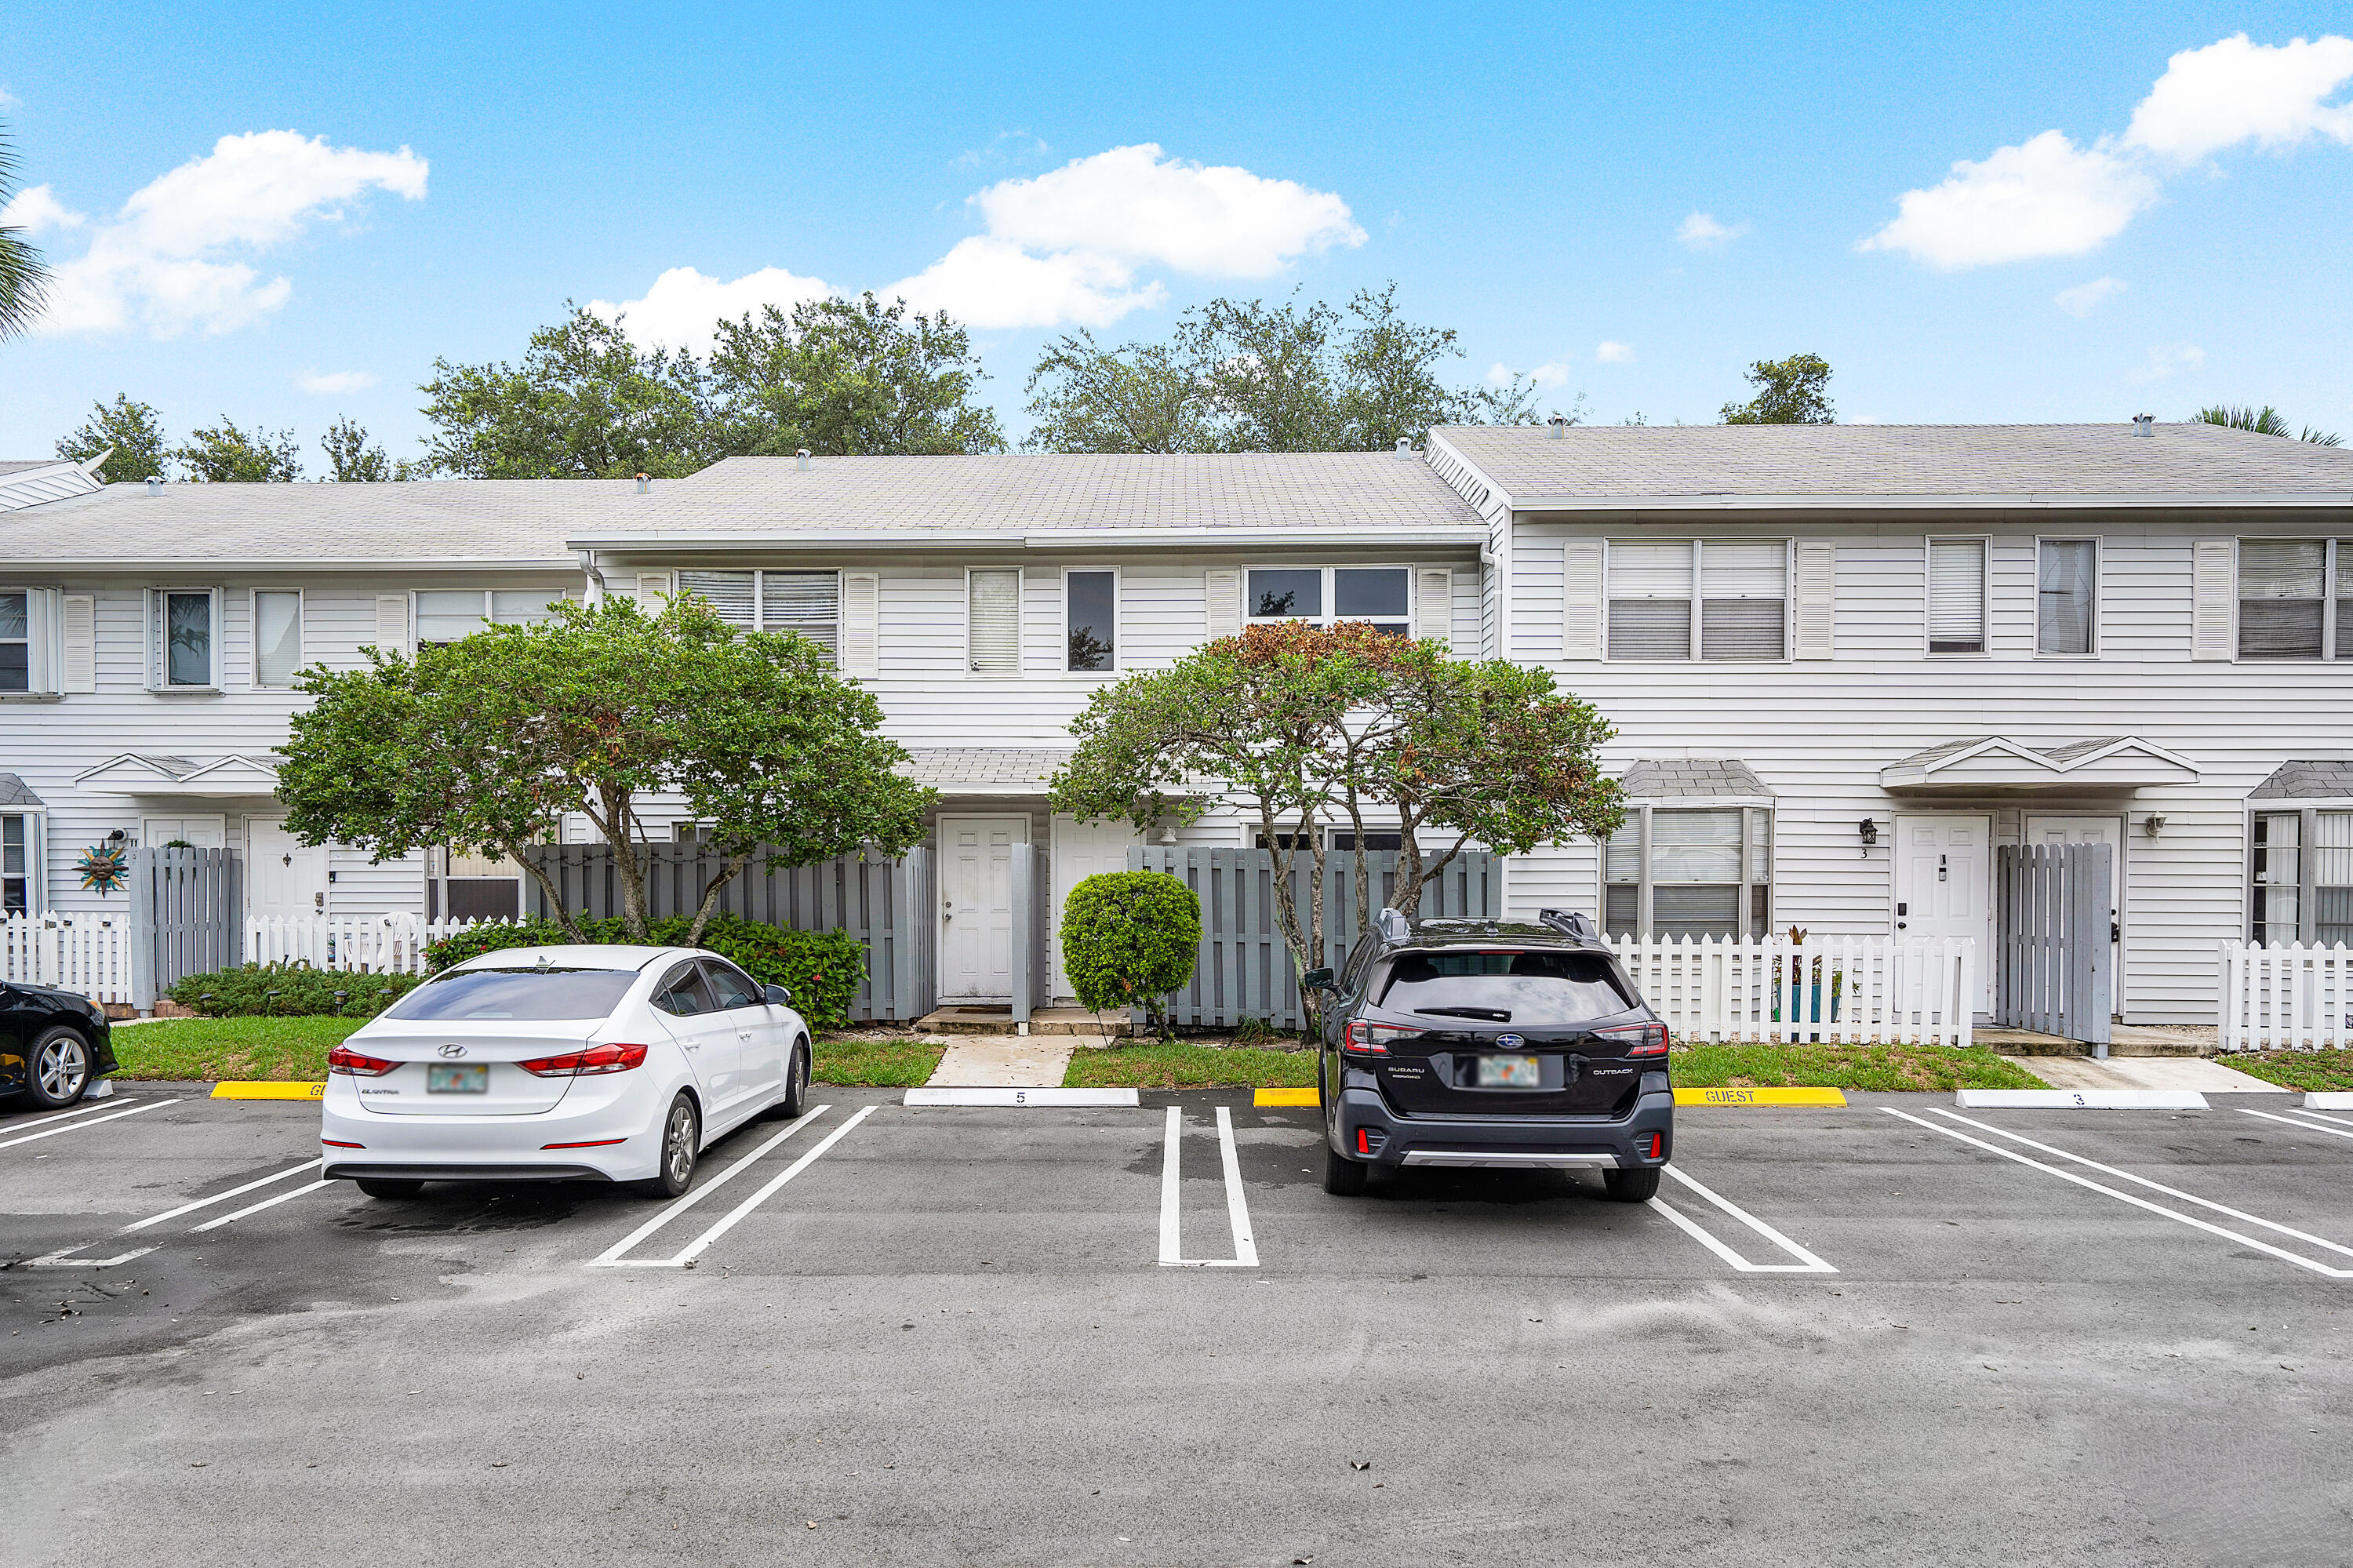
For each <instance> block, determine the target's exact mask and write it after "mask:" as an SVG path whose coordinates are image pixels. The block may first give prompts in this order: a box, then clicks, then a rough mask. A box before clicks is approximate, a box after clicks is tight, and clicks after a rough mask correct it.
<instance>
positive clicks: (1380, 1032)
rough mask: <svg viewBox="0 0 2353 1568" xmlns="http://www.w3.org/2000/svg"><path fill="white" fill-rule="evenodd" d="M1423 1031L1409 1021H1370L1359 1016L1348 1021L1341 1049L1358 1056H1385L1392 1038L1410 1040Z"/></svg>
mask: <svg viewBox="0 0 2353 1568" xmlns="http://www.w3.org/2000/svg"><path fill="white" fill-rule="evenodd" d="M1420 1033H1424V1031H1422V1030H1420V1029H1417V1028H1415V1027H1414V1026H1413V1025H1412V1024H1410V1023H1371V1022H1366V1020H1364V1019H1361V1018H1352V1019H1350V1020H1349V1021H1348V1033H1347V1037H1346V1039H1345V1042H1344V1043H1343V1044H1342V1045H1341V1047H1340V1048H1341V1049H1342V1050H1343V1051H1349V1052H1353V1053H1355V1054H1357V1055H1360V1056H1386V1055H1388V1054H1389V1042H1390V1041H1392V1040H1410V1039H1412V1038H1413V1037H1414V1036H1415V1035H1417V1034H1420Z"/></svg>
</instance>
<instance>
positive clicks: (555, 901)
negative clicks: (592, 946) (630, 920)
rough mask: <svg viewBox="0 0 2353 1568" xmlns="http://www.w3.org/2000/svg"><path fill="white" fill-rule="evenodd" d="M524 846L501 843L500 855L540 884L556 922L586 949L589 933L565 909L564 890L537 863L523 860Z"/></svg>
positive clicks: (514, 843) (508, 840)
mask: <svg viewBox="0 0 2353 1568" xmlns="http://www.w3.org/2000/svg"><path fill="white" fill-rule="evenodd" d="M523 849H524V846H523V845H522V844H519V843H516V842H513V841H512V840H511V839H501V840H500V841H499V853H501V854H503V855H505V856H506V857H507V858H508V859H509V860H511V861H513V862H514V863H516V864H517V865H519V866H521V867H522V868H523V870H525V871H527V872H529V873H531V877H532V880H533V882H536V883H538V884H539V890H540V892H542V893H543V894H545V895H547V906H548V907H549V908H550V909H553V910H554V911H555V922H556V924H557V925H559V926H561V927H564V934H565V936H567V937H569V938H572V939H573V941H575V942H576V943H578V944H579V945H580V946H582V947H584V948H585V947H586V946H587V945H588V936H587V933H586V932H585V931H583V930H581V929H580V923H579V922H578V921H576V920H575V919H574V918H573V917H572V912H571V911H570V910H568V909H566V908H565V907H564V893H563V890H562V889H560V888H558V887H557V886H556V885H555V882H554V878H552V877H550V876H549V875H548V874H547V873H546V871H545V870H544V869H543V867H542V866H541V865H540V863H538V862H537V861H533V860H525V859H524V858H523V853H522V852H523Z"/></svg>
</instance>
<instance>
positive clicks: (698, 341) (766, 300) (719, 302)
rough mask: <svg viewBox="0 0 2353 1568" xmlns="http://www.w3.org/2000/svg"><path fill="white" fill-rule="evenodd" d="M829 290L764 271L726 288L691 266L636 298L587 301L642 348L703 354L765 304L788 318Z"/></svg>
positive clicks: (819, 281) (776, 271) (666, 275)
mask: <svg viewBox="0 0 2353 1568" xmlns="http://www.w3.org/2000/svg"><path fill="white" fill-rule="evenodd" d="M831 292H832V290H830V289H828V288H827V287H826V285H825V282H824V280H822V279H818V278H803V277H800V276H798V275H797V274H795V273H791V272H787V271H786V270H784V269H783V268H782V267H763V268H761V269H760V270H758V271H756V272H746V273H745V274H744V276H742V277H741V278H738V279H736V280H735V281H733V282H728V283H723V282H721V281H719V280H718V279H716V278H711V277H706V276H704V275H703V274H702V273H701V272H698V271H696V270H694V269H693V268H691V267H672V268H671V269H670V270H668V271H667V272H664V273H663V274H662V275H661V276H660V277H659V278H656V279H655V280H654V281H653V287H651V288H649V289H648V290H647V291H645V293H644V294H643V295H642V296H640V297H639V298H637V299H634V300H623V301H622V302H619V303H618V304H616V303H614V302H612V301H610V300H591V301H589V302H588V310H589V312H590V313H591V314H594V315H598V316H602V317H604V318H605V319H606V320H607V321H608V322H609V321H615V320H618V321H620V322H622V323H624V325H625V328H626V330H627V331H628V334H629V336H630V338H631V339H632V340H633V341H635V342H637V343H638V344H642V345H643V346H645V347H648V348H652V347H655V346H657V345H659V346H663V347H668V348H673V349H686V350H690V351H691V352H693V353H695V354H699V355H708V354H709V353H710V352H711V347H712V342H713V340H714V339H715V338H716V337H717V335H718V328H719V323H721V322H723V321H729V322H732V321H741V320H742V319H743V318H744V316H746V315H754V316H756V315H758V314H759V313H760V308H761V307H762V306H764V305H774V306H776V308H777V309H779V310H781V311H784V312H786V313H787V314H789V313H791V311H792V308H793V307H794V306H795V305H797V304H801V303H803V302H807V301H809V300H821V299H823V298H825V296H826V295H828V293H831Z"/></svg>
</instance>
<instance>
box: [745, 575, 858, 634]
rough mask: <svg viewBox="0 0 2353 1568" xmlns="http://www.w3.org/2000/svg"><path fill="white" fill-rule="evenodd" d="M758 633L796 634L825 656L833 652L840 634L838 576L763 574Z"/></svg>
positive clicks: (839, 585)
mask: <svg viewBox="0 0 2353 1568" xmlns="http://www.w3.org/2000/svg"><path fill="white" fill-rule="evenodd" d="M760 629H761V630H764V631H791V632H797V633H798V634H799V635H801V636H803V637H806V638H807V639H808V640H809V641H812V642H814V643H816V644H817V645H818V647H820V648H822V649H824V650H825V651H826V652H828V653H834V652H837V651H838V649H839V642H840V630H841V574H840V573H839V572H762V573H761V574H760Z"/></svg>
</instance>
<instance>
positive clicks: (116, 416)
mask: <svg viewBox="0 0 2353 1568" xmlns="http://www.w3.org/2000/svg"><path fill="white" fill-rule="evenodd" d="M104 451H111V452H112V453H113V455H112V456H111V457H109V458H108V459H107V460H106V461H104V462H102V463H100V465H99V468H98V477H99V478H100V479H101V480H103V481H105V482H107V483H109V484H123V483H131V484H136V483H138V482H140V481H141V480H142V479H169V478H171V477H172V453H171V450H170V449H169V447H168V446H167V444H166V443H165V441H164V421H163V420H162V419H161V418H157V416H156V413H155V410H154V409H153V408H149V407H148V406H147V405H146V404H144V403H133V402H132V400H131V397H130V394H128V393H125V392H118V393H116V394H115V395H114V401H113V402H111V403H93V404H91V405H90V421H89V422H88V423H87V424H85V425H83V426H82V427H81V429H78V430H76V431H75V432H74V433H73V434H72V435H69V436H68V437H67V438H66V439H65V440H61V441H59V442H58V456H59V457H61V458H65V459H68V460H69V461H73V462H88V461H90V459H92V458H94V457H96V456H98V454H99V453H100V452H104Z"/></svg>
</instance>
